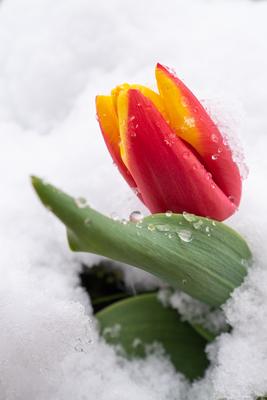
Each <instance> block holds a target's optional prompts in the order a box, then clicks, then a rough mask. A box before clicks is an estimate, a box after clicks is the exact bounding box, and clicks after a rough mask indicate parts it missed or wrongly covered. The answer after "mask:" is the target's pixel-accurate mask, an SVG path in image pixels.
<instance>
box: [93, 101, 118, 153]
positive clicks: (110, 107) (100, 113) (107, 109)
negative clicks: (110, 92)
mask: <svg viewBox="0 0 267 400" xmlns="http://www.w3.org/2000/svg"><path fill="white" fill-rule="evenodd" d="M96 112H97V117H98V121H99V124H100V127H101V130H102V133H103V136H104V139H105V141H106V143H108V144H109V145H110V146H112V147H113V148H116V147H117V151H118V146H119V143H120V133H119V124H118V117H117V114H116V111H115V108H114V104H113V99H112V97H111V96H96Z"/></svg>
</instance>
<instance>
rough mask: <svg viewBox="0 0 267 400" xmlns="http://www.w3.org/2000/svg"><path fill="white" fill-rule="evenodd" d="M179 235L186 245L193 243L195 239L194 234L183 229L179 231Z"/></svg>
mask: <svg viewBox="0 0 267 400" xmlns="http://www.w3.org/2000/svg"><path fill="white" fill-rule="evenodd" d="M177 235H178V236H179V238H180V239H181V240H182V241H183V242H186V243H189V242H191V241H192V239H193V237H192V232H191V231H189V230H187V229H181V230H179V231H177Z"/></svg>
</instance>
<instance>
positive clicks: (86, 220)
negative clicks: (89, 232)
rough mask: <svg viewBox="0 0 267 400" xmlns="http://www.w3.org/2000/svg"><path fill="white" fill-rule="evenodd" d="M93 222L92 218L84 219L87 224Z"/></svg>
mask: <svg viewBox="0 0 267 400" xmlns="http://www.w3.org/2000/svg"><path fill="white" fill-rule="evenodd" d="M91 222H92V220H91V218H85V220H84V224H85V225H90V224H91Z"/></svg>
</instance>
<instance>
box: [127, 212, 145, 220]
mask: <svg viewBox="0 0 267 400" xmlns="http://www.w3.org/2000/svg"><path fill="white" fill-rule="evenodd" d="M129 219H130V221H131V222H141V221H143V219H144V216H143V214H142V213H141V212H140V211H133V212H132V213H131V214H130V216H129Z"/></svg>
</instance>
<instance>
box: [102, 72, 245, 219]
mask: <svg viewBox="0 0 267 400" xmlns="http://www.w3.org/2000/svg"><path fill="white" fill-rule="evenodd" d="M156 80H157V85H158V91H159V93H156V92H154V91H153V90H151V89H149V88H147V87H144V86H141V85H129V84H123V85H120V86H117V87H116V88H115V89H114V90H113V91H112V92H111V95H110V96H97V98H96V108H97V115H98V120H99V124H100V127H101V131H102V134H103V137H104V140H105V142H106V145H107V147H108V149H109V152H110V154H111V156H112V158H113V160H114V162H115V163H116V164H117V166H118V168H119V170H120V172H121V174H122V175H123V177H124V178H125V180H126V181H127V182H128V184H129V185H130V186H131V187H132V188H134V189H136V192H137V193H138V195H139V197H140V198H141V200H142V201H143V202H144V204H145V205H146V206H147V207H148V208H149V210H150V211H151V212H152V213H158V212H165V211H167V210H171V211H173V212H177V213H180V212H183V211H186V212H189V213H194V214H197V215H201V216H207V217H210V218H214V219H217V220H220V221H221V220H224V219H226V218H227V217H229V216H230V215H232V214H233V213H234V211H235V210H236V208H237V207H238V205H239V202H240V197H241V177H240V173H239V170H238V167H237V165H236V163H235V162H234V161H233V158H232V152H231V149H230V148H229V146H228V145H227V144H226V143H225V141H224V139H223V136H222V134H221V133H220V131H219V129H218V127H217V126H216V124H215V123H214V122H213V121H212V119H211V117H210V116H209V115H208V114H207V112H206V110H205V109H204V108H203V106H202V105H201V103H200V102H199V101H198V100H197V98H196V97H195V96H194V95H193V93H192V92H191V91H190V90H189V89H188V88H187V87H186V86H185V85H184V84H183V83H182V82H181V80H179V79H178V78H177V77H176V76H175V74H174V73H172V72H171V71H170V70H169V69H168V68H166V67H164V66H162V65H160V64H157V66H156Z"/></svg>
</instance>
